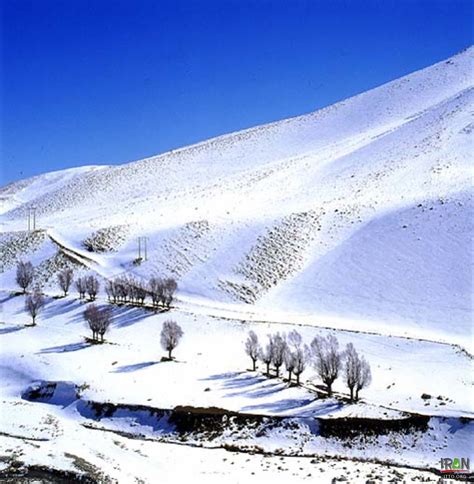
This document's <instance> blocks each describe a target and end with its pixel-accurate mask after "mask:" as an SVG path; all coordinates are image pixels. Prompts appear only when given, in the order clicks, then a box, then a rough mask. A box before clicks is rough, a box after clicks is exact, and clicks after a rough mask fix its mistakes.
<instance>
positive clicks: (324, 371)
mask: <svg viewBox="0 0 474 484" xmlns="http://www.w3.org/2000/svg"><path fill="white" fill-rule="evenodd" d="M311 350H312V353H313V355H312V356H313V365H314V367H315V368H316V371H317V372H318V375H319V377H320V378H321V380H322V381H323V383H324V384H325V385H326V388H327V392H328V396H331V395H332V385H333V383H334V381H335V380H336V379H337V377H338V376H339V371H340V370H341V364H342V362H341V353H340V352H339V343H338V341H337V339H336V338H335V336H333V335H329V336H327V338H324V337H322V336H316V338H314V339H313V341H312V342H311Z"/></svg>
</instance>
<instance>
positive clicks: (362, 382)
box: [355, 357, 372, 400]
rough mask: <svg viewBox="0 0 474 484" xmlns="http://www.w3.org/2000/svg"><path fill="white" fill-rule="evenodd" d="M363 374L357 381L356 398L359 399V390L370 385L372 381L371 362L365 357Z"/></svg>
mask: <svg viewBox="0 0 474 484" xmlns="http://www.w3.org/2000/svg"><path fill="white" fill-rule="evenodd" d="M360 366H361V375H360V379H359V381H358V382H357V383H356V389H355V390H356V394H355V399H356V400H359V392H360V390H362V389H363V388H366V387H368V386H369V385H370V384H371V383H372V372H371V371H370V365H369V362H368V361H366V360H365V358H364V357H362V358H361V362H360Z"/></svg>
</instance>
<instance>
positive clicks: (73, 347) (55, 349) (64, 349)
mask: <svg viewBox="0 0 474 484" xmlns="http://www.w3.org/2000/svg"><path fill="white" fill-rule="evenodd" d="M89 346H90V345H88V344H87V343H84V342H80V343H70V344H67V345H59V346H51V347H50V348H43V349H42V350H41V351H40V352H39V353H38V354H45V353H69V352H71V351H79V350H82V349H84V348H87V347H89Z"/></svg>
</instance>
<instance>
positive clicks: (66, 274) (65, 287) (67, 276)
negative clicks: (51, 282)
mask: <svg viewBox="0 0 474 484" xmlns="http://www.w3.org/2000/svg"><path fill="white" fill-rule="evenodd" d="M73 278H74V272H73V271H72V269H69V268H66V269H63V270H62V271H61V272H60V273H59V274H58V284H59V287H60V288H61V290H62V291H63V292H64V296H67V293H68V291H69V288H70V287H71V284H72V280H73Z"/></svg>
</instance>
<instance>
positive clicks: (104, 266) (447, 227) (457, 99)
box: [0, 48, 474, 343]
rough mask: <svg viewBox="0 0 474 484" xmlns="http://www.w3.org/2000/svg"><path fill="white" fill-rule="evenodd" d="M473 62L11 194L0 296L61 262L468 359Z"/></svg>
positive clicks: (456, 62) (469, 56) (12, 188)
mask: <svg viewBox="0 0 474 484" xmlns="http://www.w3.org/2000/svg"><path fill="white" fill-rule="evenodd" d="M473 56H474V48H469V49H467V50H465V51H463V52H462V53H460V54H458V55H456V56H454V57H452V58H450V59H448V60H446V61H444V62H440V63H438V64H436V65H434V66H432V67H429V68H427V69H423V70H421V71H419V72H415V73H413V74H411V75H408V76H406V77H403V78H401V79H398V80H396V81H393V82H390V83H388V84H385V85H383V86H381V87H378V88H376V89H373V90H371V91H368V92H366V93H363V94H360V95H358V96H355V97H353V98H350V99H347V100H345V101H342V102H340V103H337V104H335V105H332V106H329V107H327V108H324V109H322V110H319V111H316V112H314V113H310V114H307V115H303V116H299V117H296V118H291V119H286V120H283V121H279V122H276V123H271V124H267V125H263V126H258V127H255V128H251V129H248V130H245V131H241V132H237V133H232V134H228V135H225V136H220V137H217V138H214V139H210V140H208V141H204V142H202V143H199V144H196V145H193V146H189V147H186V148H182V149H179V150H173V151H171V152H168V153H165V154H162V155H159V156H156V157H152V158H148V159H145V160H141V161H137V162H133V163H129V164H126V165H121V166H104V167H84V168H78V169H71V170H65V171H61V172H55V173H48V174H45V175H41V176H37V177H34V178H31V179H27V180H22V181H19V182H16V183H13V184H10V185H8V186H5V187H3V188H2V189H1V190H0V200H1V207H2V208H1V211H0V212H1V213H2V215H1V216H0V229H1V231H2V235H1V237H2V242H3V248H2V251H3V252H2V258H3V271H4V274H3V278H2V281H3V282H2V285H3V286H4V287H10V286H11V285H12V284H13V283H12V269H13V266H14V263H15V261H16V260H18V259H19V258H30V259H32V260H33V261H34V262H35V264H37V265H38V264H42V267H44V266H45V265H46V266H48V264H49V266H52V267H54V261H55V260H57V257H58V254H57V253H56V252H57V248H58V244H60V245H61V246H62V247H63V249H65V250H69V251H71V252H70V254H69V255H71V254H78V257H79V256H80V257H82V256H84V257H83V258H82V259H80V260H82V262H85V263H86V265H88V266H89V268H90V269H91V270H95V271H97V272H99V273H100V274H102V275H104V276H112V275H115V274H121V273H123V272H132V273H135V274H136V275H138V276H140V277H148V276H149V275H151V274H154V273H159V274H163V275H168V274H174V276H175V277H176V278H177V279H178V284H179V298H180V300H181V301H187V302H191V303H195V304H198V303H199V304H201V305H208V306H210V305H214V306H215V305H216V304H217V305H218V304H219V303H221V304H224V303H225V304H236V305H244V308H245V309H244V310H245V311H248V312H253V313H254V314H255V315H258V314H261V313H263V312H265V314H269V313H272V314H273V315H274V318H275V319H278V318H279V317H280V316H279V315H281V314H282V313H283V314H284V315H285V316H281V318H283V319H285V318H286V319H288V317H290V315H291V317H293V318H296V317H298V318H301V319H305V320H306V321H309V320H311V321H312V320H314V321H317V322H318V323H319V324H320V323H321V322H323V323H324V322H325V323H326V324H327V325H328V326H331V325H334V326H338V327H344V328H351V329H367V330H377V331H380V332H384V331H385V332H389V333H397V334H407V335H411V336H413V335H415V336H421V337H424V338H428V339H429V338H434V337H435V335H436V338H441V339H446V340H449V341H452V342H457V343H462V342H463V341H464V342H465V339H466V337H468V338H469V337H470V334H471V328H470V327H471V315H472V274H473V272H472V271H473V267H472V247H471V243H472V235H473V227H472V225H473V223H472V220H473V218H472V208H473V198H472V165H471V157H472V131H473V130H474V121H473V119H472V115H473V96H474V92H473V77H472V62H473ZM71 149H73V148H71ZM33 206H34V207H35V208H36V214H37V226H38V227H39V228H41V229H45V232H41V233H39V234H36V235H35V236H34V237H33V236H32V234H27V233H26V232H25V229H26V227H27V214H28V210H29V208H30V207H33ZM138 236H147V237H148V254H147V256H148V260H146V261H144V262H142V264H141V265H139V266H136V265H134V264H133V260H134V259H135V258H136V257H137V237H138ZM50 237H51V238H50ZM86 240H89V242H90V241H93V243H92V248H93V251H92V252H88V251H87V250H86V249H85V246H84V241H86ZM90 245H91V244H90V243H89V246H90ZM53 272H54V271H53ZM43 282H44V283H46V284H47V283H48V280H47V277H46V276H45V278H44V280H43ZM255 317H256V316H255Z"/></svg>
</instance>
